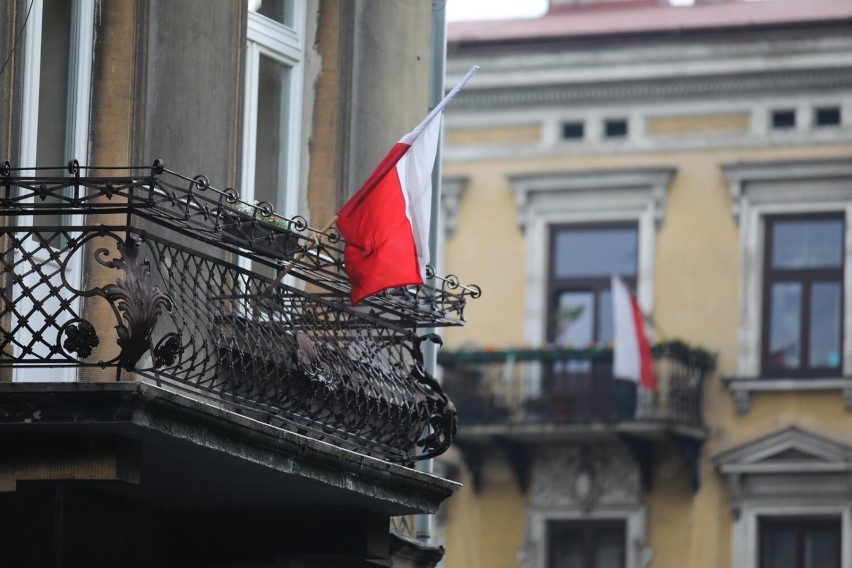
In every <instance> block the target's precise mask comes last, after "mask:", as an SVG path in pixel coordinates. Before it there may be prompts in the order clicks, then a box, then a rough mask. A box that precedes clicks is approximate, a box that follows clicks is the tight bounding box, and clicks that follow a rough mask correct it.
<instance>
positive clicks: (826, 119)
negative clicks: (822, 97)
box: [816, 107, 840, 126]
mask: <svg viewBox="0 0 852 568" xmlns="http://www.w3.org/2000/svg"><path fill="white" fill-rule="evenodd" d="M839 124H840V107H822V108H818V109H816V125H817V126H837V125H839Z"/></svg>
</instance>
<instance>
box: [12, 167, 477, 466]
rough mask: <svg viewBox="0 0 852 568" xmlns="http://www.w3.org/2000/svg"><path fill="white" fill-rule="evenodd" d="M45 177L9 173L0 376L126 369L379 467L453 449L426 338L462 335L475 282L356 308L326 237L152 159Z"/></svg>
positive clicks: (335, 239) (390, 295)
mask: <svg viewBox="0 0 852 568" xmlns="http://www.w3.org/2000/svg"><path fill="white" fill-rule="evenodd" d="M101 171H103V170H101ZM27 173H28V174H32V173H33V170H30V171H28V172H27ZM35 173H36V174H39V173H41V171H40V170H35ZM50 173H51V174H53V175H52V176H40V175H27V176H24V175H21V174H22V172H21V171H20V170H14V169H12V168H10V167H9V165H8V163H7V164H6V165H5V167H4V168H3V169H2V171H0V183H2V184H3V187H2V188H0V216H2V217H3V219H2V227H0V254H2V259H3V273H2V278H3V286H2V290H0V291H2V296H0V302H2V305H0V322H2V326H0V341H2V352H0V366H6V367H15V372H17V373H18V377H17V380H44V377H43V376H42V377H41V378H40V377H39V375H38V373H39V372H41V373H44V371H43V370H42V371H40V369H43V368H44V367H69V368H77V369H78V370H77V371H74V372H76V373H78V374H77V375H71V377H72V380H73V378H75V377H79V376H84V375H86V376H88V377H97V378H101V379H102V378H103V377H104V375H105V374H106V373H112V376H113V377H114V378H116V379H120V378H123V377H124V376H130V373H133V374H135V375H141V376H144V377H148V378H150V379H152V380H154V381H157V382H168V383H169V384H173V385H177V386H180V387H181V388H184V389H188V390H191V391H193V392H195V393H197V394H203V395H204V396H208V397H214V398H216V399H217V400H219V401H221V402H222V403H225V404H228V405H231V406H232V407H233V408H237V409H240V410H241V411H243V412H249V413H251V414H252V415H255V416H257V417H258V418H261V419H264V420H266V421H268V422H270V423H272V424H274V425H276V426H279V427H282V428H285V429H289V430H293V431H296V432H299V433H303V434H306V435H308V436H311V437H313V438H316V439H321V440H325V441H329V442H331V443H333V444H336V445H339V446H342V447H346V448H350V449H354V450H356V451H360V452H364V453H367V454H370V455H374V456H377V457H381V458H383V459H389V460H392V461H398V462H404V463H409V462H411V461H414V460H416V459H423V458H427V457H432V456H434V455H437V454H439V453H441V452H443V451H444V450H446V448H447V447H448V446H449V444H450V443H451V441H452V438H453V436H454V433H455V428H456V421H455V408H454V406H453V404H452V403H451V402H450V401H449V399H448V398H447V397H446V395H445V394H444V393H443V391H442V389H441V387H440V385H439V384H438V383H437V381H435V380H434V379H433V378H432V377H431V376H430V375H429V374H428V373H427V372H426V371H425V369H424V365H423V358H422V355H421V351H420V346H421V343H422V342H423V341H427V340H436V336H434V335H431V334H426V335H423V336H419V335H418V329H419V328H421V327H436V326H446V325H460V324H461V323H462V322H463V309H464V306H465V303H466V301H467V299H468V298H470V297H477V296H478V295H479V290H478V288H476V287H475V286H462V285H460V284H459V282H458V280H457V279H456V278H455V277H447V278H439V277H437V276H434V275H433V276H432V277H431V282H432V283H434V284H435V286H423V287H410V288H406V289H401V290H394V291H389V292H386V293H383V294H381V295H379V296H377V297H374V298H371V299H369V300H367V301H365V302H364V303H363V305H359V306H358V307H357V308H356V307H353V306H351V305H349V301H348V294H349V286H348V281H347V280H346V278H345V274H344V273H343V272H342V260H341V259H342V242H341V240H340V238H339V236H338V235H337V234H336V233H334V231H333V230H325V231H318V230H315V229H313V228H311V227H309V226H308V225H307V223H305V222H304V220H303V219H300V218H284V217H280V216H278V215H276V214H275V212H274V211H273V210H272V208H271V207H270V206H269V205H268V204H260V205H255V204H248V203H245V202H243V201H241V200H240V199H239V196H238V194H237V193H236V191H235V190H231V189H229V190H224V191H219V190H216V189H214V188H212V187H210V185H209V184H208V182H207V180H206V179H204V178H203V177H196V178H194V179H189V178H186V177H182V176H179V175H178V174H174V173H172V172H168V171H167V170H165V169H164V168H163V167H162V164H161V163H160V162H156V163H155V164H154V166H153V167H152V168H139V169H136V170H130V171H124V172H120V173H121V175H117V176H110V175H106V176H99V177H95V176H91V177H90V176H82V175H81V168H80V167H79V166H77V164H76V163H75V162H72V163H71V164H69V166H68V173H67V174H63V173H62V172H59V173H57V172H55V171H54V172H50ZM107 173H112V172H111V171H109V170H107ZM136 174H138V175H136ZM284 275H286V276H284ZM282 276H283V277H282ZM48 376H50V375H48Z"/></svg>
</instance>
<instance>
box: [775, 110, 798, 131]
mask: <svg viewBox="0 0 852 568" xmlns="http://www.w3.org/2000/svg"><path fill="white" fill-rule="evenodd" d="M795 126H796V111H795V110H775V111H772V128H776V129H778V130H783V129H789V128H795Z"/></svg>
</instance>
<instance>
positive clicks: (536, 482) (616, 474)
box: [530, 444, 642, 512]
mask: <svg viewBox="0 0 852 568" xmlns="http://www.w3.org/2000/svg"><path fill="white" fill-rule="evenodd" d="M640 479H641V475H640V471H639V467H638V466H637V464H636V462H635V460H634V459H633V457H632V456H631V454H630V452H629V451H628V450H627V448H625V447H624V446H622V445H620V444H610V445H594V446H586V445H582V446H579V445H575V446H567V447H559V448H549V449H547V450H545V451H544V452H543V453H541V454H540V455H539V456H538V457H537V458H536V459H535V461H534V463H533V468H532V476H531V483H530V505H531V506H533V507H560V508H574V509H579V510H582V511H586V512H588V511H591V510H592V509H594V508H595V507H597V506H599V505H638V504H639V502H640V498H641V495H642V487H641V482H640Z"/></svg>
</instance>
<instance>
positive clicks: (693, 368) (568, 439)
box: [438, 341, 715, 487]
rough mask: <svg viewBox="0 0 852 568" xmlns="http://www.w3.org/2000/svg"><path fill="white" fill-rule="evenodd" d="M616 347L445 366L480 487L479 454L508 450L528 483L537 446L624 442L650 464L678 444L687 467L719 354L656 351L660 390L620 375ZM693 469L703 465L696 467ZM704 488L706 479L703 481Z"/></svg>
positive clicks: (487, 355) (466, 353)
mask: <svg viewBox="0 0 852 568" xmlns="http://www.w3.org/2000/svg"><path fill="white" fill-rule="evenodd" d="M612 354H613V353H612V349H611V348H587V349H573V348H545V349H499V350H495V349H462V350H454V351H444V352H442V353H440V354H439V358H438V361H439V363H440V365H441V368H442V372H443V381H444V383H443V384H444V389H445V391H446V392H447V393H448V395H449V396H450V397H451V398H452V400H453V401H454V403H455V404H456V406H457V408H458V413H459V436H458V441H459V446H460V447H461V448H462V450H463V452H464V454H465V455H464V457H465V460H466V461H467V463H468V465H469V466H472V467H471V470H472V471H473V473H474V484H476V483H477V481H476V469H477V464H476V456H477V455H478V453H480V452H481V450H483V449H484V448H486V447H487V446H491V445H495V444H496V445H498V446H501V447H502V448H503V449H504V450H505V451H506V452H507V454H509V457H510V461H513V462H514V463H515V465H516V468H517V471H516V473H517V474H518V478H519V481H520V482H521V485H522V486H523V485H524V478H525V477H526V473H525V471H524V470H523V468H524V467H525V464H526V461H527V460H526V459H525V457H524V454H525V452H527V451H529V450H530V449H531V448H533V447H535V446H536V445H552V444H554V443H556V444H558V443H588V442H594V441H596V440H598V441H605V440H613V439H619V440H621V441H623V442H625V443H627V444H628V446H630V447H631V448H632V449H633V450H634V453H635V454H636V457H637V458H638V461H639V462H640V464H642V470H643V477H644V479H643V481H644V482H645V485H646V487H650V485H651V483H652V480H651V479H650V477H649V476H650V468H651V463H650V461H649V459H650V458H649V456H650V452H649V451H648V448H649V445H650V444H654V443H656V442H659V441H662V440H666V439H668V440H674V441H676V442H677V443H678V444H679V446H680V447H681V449H682V450H683V451H684V453H685V456H686V457H687V460H688V461H693V460H694V459H695V458H696V457H697V452H698V449H699V448H700V446H701V443H702V442H703V440H704V438H705V437H706V428H705V425H704V422H703V419H702V405H701V400H702V388H703V384H704V380H705V378H706V377H707V375H708V373H709V372H710V371H711V370H712V369H713V367H714V362H715V358H714V356H713V355H712V354H710V353H708V352H706V351H704V350H701V349H696V348H692V347H689V346H687V345H686V344H684V343H682V342H677V341H672V342H666V343H660V344H657V345H656V346H654V347H653V348H652V358H653V367H654V373H655V376H656V379H657V390H656V391H651V390H648V389H646V388H644V387H642V386H640V385H637V383H635V382H633V381H630V380H623V379H618V378H615V377H614V376H613V373H612ZM693 465H694V464H693ZM694 481H695V482H696V483H697V479H695V480H694Z"/></svg>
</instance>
